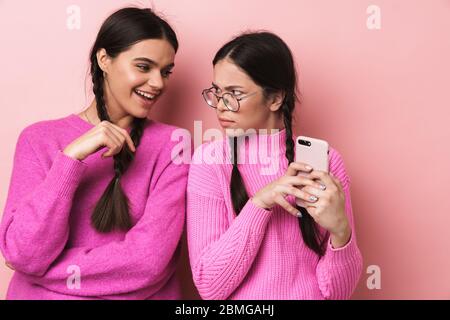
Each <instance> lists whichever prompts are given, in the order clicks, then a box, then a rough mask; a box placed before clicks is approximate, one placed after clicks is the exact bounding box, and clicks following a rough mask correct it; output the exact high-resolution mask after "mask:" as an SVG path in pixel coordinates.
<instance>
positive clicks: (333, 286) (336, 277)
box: [316, 152, 362, 300]
mask: <svg viewBox="0 0 450 320" xmlns="http://www.w3.org/2000/svg"><path fill="white" fill-rule="evenodd" d="M331 172H332V173H333V174H334V175H335V176H336V177H337V178H338V179H339V180H340V182H341V184H342V186H343V190H344V194H345V212H346V215H347V218H348V221H349V223H350V229H351V231H350V237H349V239H348V242H347V243H344V245H343V246H342V247H339V248H333V245H332V241H331V237H330V239H328V242H327V248H326V251H325V255H324V256H323V257H322V258H321V259H320V261H319V263H318V265H317V269H316V274H317V279H318V281H319V287H320V290H321V292H322V294H323V296H324V297H325V298H326V299H333V300H334V299H348V298H350V296H351V294H352V293H353V290H354V289H355V287H356V284H357V283H358V280H359V277H360V275H361V271H362V256H361V252H360V251H359V248H358V246H357V243H356V234H355V226H354V220H353V211H352V204H351V197H350V179H349V177H348V176H347V174H346V172H345V168H344V164H343V161H342V158H341V156H340V155H339V154H338V153H337V152H336V158H335V159H334V161H333V164H332V168H331ZM346 238H348V237H346Z"/></svg>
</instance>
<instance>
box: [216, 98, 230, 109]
mask: <svg viewBox="0 0 450 320" xmlns="http://www.w3.org/2000/svg"><path fill="white" fill-rule="evenodd" d="M217 110H219V111H222V112H223V111H228V108H227V107H226V106H225V102H224V101H223V98H221V99H219V103H218V104H217Z"/></svg>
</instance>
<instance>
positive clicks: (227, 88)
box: [211, 82, 244, 91]
mask: <svg viewBox="0 0 450 320" xmlns="http://www.w3.org/2000/svg"><path fill="white" fill-rule="evenodd" d="M211 85H212V86H213V87H215V88H219V89H220V87H219V86H218V85H217V84H215V83H214V82H211ZM233 89H244V87H242V86H238V85H231V86H226V87H225V91H231V90H233Z"/></svg>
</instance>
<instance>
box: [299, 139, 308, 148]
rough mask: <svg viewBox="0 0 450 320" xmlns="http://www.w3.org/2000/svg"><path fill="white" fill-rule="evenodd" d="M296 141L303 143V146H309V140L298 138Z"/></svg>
mask: <svg viewBox="0 0 450 320" xmlns="http://www.w3.org/2000/svg"><path fill="white" fill-rule="evenodd" d="M298 143H299V144H301V145H303V146H308V147H310V146H311V142H310V141H308V140H303V139H300V140H298Z"/></svg>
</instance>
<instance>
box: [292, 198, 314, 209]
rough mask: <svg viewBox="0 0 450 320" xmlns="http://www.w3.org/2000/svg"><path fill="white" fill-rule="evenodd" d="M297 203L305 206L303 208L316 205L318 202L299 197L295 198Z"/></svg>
mask: <svg viewBox="0 0 450 320" xmlns="http://www.w3.org/2000/svg"><path fill="white" fill-rule="evenodd" d="M295 203H296V204H297V205H298V206H300V207H303V208H309V207H315V206H316V204H314V203H309V202H306V201H303V200H302V199H299V198H295Z"/></svg>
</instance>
